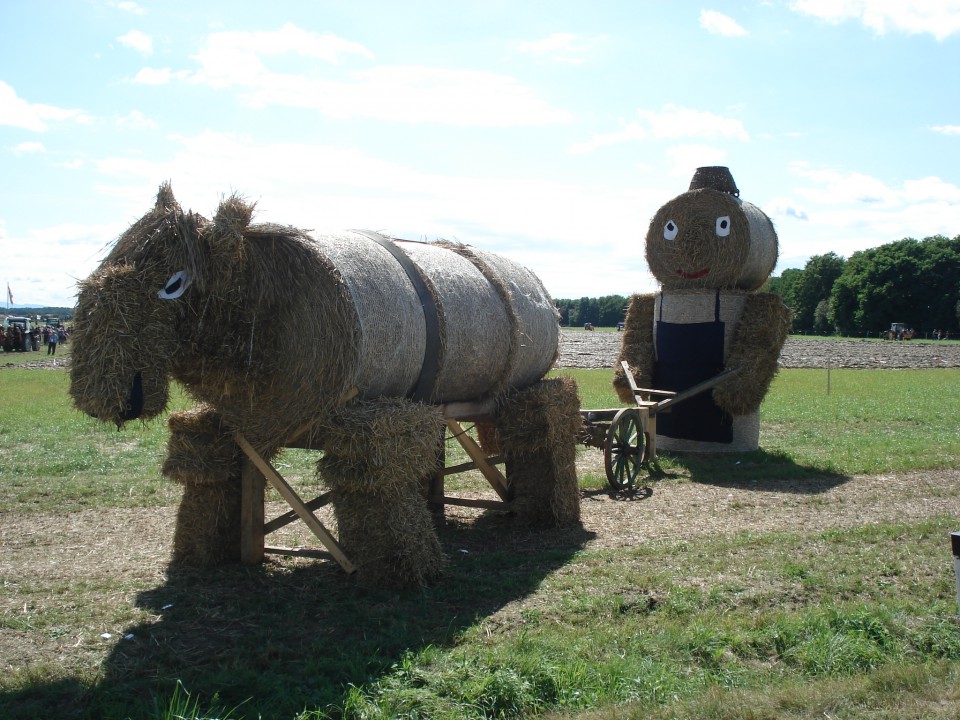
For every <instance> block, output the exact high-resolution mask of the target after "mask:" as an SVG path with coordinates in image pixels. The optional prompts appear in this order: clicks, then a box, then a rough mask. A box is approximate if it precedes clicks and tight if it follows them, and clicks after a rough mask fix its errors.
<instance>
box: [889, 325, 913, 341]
mask: <svg viewBox="0 0 960 720" xmlns="http://www.w3.org/2000/svg"><path fill="white" fill-rule="evenodd" d="M913 333H914V331H913V328H908V327H907V326H906V325H905V324H904V323H902V322H895V323H890V329H889V330H887V340H912V339H913Z"/></svg>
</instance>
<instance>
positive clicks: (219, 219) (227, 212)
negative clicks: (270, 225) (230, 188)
mask: <svg viewBox="0 0 960 720" xmlns="http://www.w3.org/2000/svg"><path fill="white" fill-rule="evenodd" d="M254 207H255V204H254V203H247V202H245V201H244V200H243V198H241V197H240V196H239V195H231V196H230V197H228V198H225V199H224V200H223V201H222V202H221V203H220V207H219V208H217V214H216V215H214V216H213V237H211V241H212V242H213V243H215V244H216V245H217V246H218V247H217V248H215V249H214V251H215V252H217V254H224V255H239V256H242V255H243V254H244V253H243V244H244V234H245V233H246V230H247V228H248V227H249V226H250V221H251V220H252V219H253V211H254Z"/></svg>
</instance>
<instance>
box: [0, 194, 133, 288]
mask: <svg viewBox="0 0 960 720" xmlns="http://www.w3.org/2000/svg"><path fill="white" fill-rule="evenodd" d="M141 212H143V211H142V210H141ZM122 226H123V223H113V224H104V225H77V224H60V225H53V226H48V227H38V228H35V229H32V230H30V231H29V233H28V234H27V235H25V236H23V237H14V236H10V235H8V234H7V231H6V228H5V227H4V226H3V225H2V223H0V241H2V243H3V247H4V248H5V250H4V260H5V262H6V267H7V268H8V269H9V270H10V273H9V275H8V279H9V282H10V287H11V289H12V290H13V292H14V296H15V298H16V301H17V303H19V304H21V305H34V304H35V305H48V304H49V305H61V306H66V307H71V306H72V305H73V304H74V302H75V297H76V282H77V281H78V280H82V279H83V278H85V277H86V276H87V275H89V274H90V272H91V271H92V270H93V269H94V268H95V267H96V266H97V265H98V264H99V262H100V259H101V258H102V257H103V255H104V254H105V253H104V250H105V248H106V246H107V245H108V244H109V243H110V242H111V241H112V240H114V239H115V238H116V237H117V236H118V235H119V233H120V231H121V230H122V229H123V227H122ZM25 267H34V268H36V267H41V268H42V272H39V273H34V272H25V273H22V274H18V272H17V270H16V269H17V268H25Z"/></svg>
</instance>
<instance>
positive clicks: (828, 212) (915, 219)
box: [771, 163, 960, 257]
mask: <svg viewBox="0 0 960 720" xmlns="http://www.w3.org/2000/svg"><path fill="white" fill-rule="evenodd" d="M791 171H792V173H793V174H794V175H795V176H796V177H798V178H799V179H800V181H801V185H800V186H798V187H796V188H794V189H793V194H795V195H797V196H799V197H801V198H803V201H802V203H803V204H802V205H801V201H797V200H788V201H780V200H778V201H774V202H772V203H771V216H773V217H777V214H779V217H778V218H777V219H778V232H779V234H780V239H781V246H782V247H785V249H784V251H783V253H782V254H783V255H784V257H792V256H806V257H809V256H811V255H818V254H822V253H825V252H830V251H834V252H837V253H838V254H841V255H844V256H846V257H849V256H850V254H852V253H853V252H856V251H858V250H865V249H867V248H872V247H878V246H879V245H882V244H884V243H889V242H894V241H896V240H900V239H901V238H905V237H913V238H917V239H920V238H924V237H929V236H931V235H946V236H948V237H954V236H955V235H956V234H957V212H958V207H960V187H958V186H957V185H953V184H951V183H948V182H945V181H943V180H942V179H940V178H938V177H924V178H917V179H911V180H906V181H904V182H903V183H902V185H900V186H894V185H890V184H888V183H885V182H883V181H882V180H879V179H877V178H874V177H870V176H868V175H865V174H863V173H858V172H853V171H842V170H837V169H832V168H814V167H812V166H810V165H809V164H807V163H794V164H793V165H792V166H791ZM789 207H797V208H801V207H802V208H803V210H804V211H805V213H806V217H805V218H803V219H804V220H805V222H803V223H796V222H795V218H796V217H799V216H794V217H791V215H790V213H783V212H782V211H783V210H784V209H785V208H789ZM775 213H776V214H775Z"/></svg>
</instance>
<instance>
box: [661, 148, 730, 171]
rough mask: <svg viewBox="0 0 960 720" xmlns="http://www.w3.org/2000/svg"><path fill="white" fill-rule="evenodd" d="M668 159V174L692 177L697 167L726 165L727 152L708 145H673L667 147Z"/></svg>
mask: <svg viewBox="0 0 960 720" xmlns="http://www.w3.org/2000/svg"><path fill="white" fill-rule="evenodd" d="M666 155H667V159H668V160H669V161H670V170H669V172H670V174H671V175H674V176H679V177H683V178H692V177H693V173H694V172H695V171H696V169H697V168H698V167H705V166H711V165H726V164H727V153H726V151H724V150H721V149H720V148H715V147H711V146H709V145H695V144H694V145H675V146H673V147H670V148H667V150H666Z"/></svg>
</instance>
